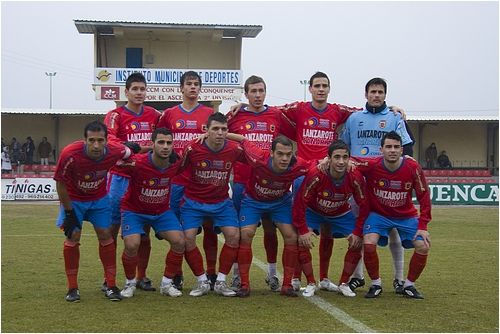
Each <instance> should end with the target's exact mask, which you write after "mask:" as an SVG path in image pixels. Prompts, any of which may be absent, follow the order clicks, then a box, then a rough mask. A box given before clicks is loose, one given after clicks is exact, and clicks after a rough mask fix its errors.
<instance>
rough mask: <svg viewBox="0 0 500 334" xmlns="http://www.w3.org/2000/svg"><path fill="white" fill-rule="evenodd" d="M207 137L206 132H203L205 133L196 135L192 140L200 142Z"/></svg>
mask: <svg viewBox="0 0 500 334" xmlns="http://www.w3.org/2000/svg"><path fill="white" fill-rule="evenodd" d="M207 138H208V133H206V132H205V133H203V134H201V135H199V136H198V137H196V138H195V140H194V142H195V143H199V144H201V143H203V141H204V140H205V139H207Z"/></svg>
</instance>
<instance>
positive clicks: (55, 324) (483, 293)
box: [1, 202, 499, 333]
mask: <svg viewBox="0 0 500 334" xmlns="http://www.w3.org/2000/svg"><path fill="white" fill-rule="evenodd" d="M1 208H2V212H1V213H2V220H1V229H2V246H1V247H2V276H1V278H2V290H1V297H2V301H1V305H2V320H1V326H2V328H1V329H2V331H3V332H204V333H207V332H353V331H354V330H355V329H353V327H351V326H348V325H346V324H343V323H342V322H340V321H338V320H337V319H336V318H335V317H333V316H332V315H330V314H328V313H327V312H325V311H323V310H322V309H320V308H318V307H317V306H316V305H314V304H313V303H310V302H309V301H308V300H306V299H305V298H302V297H300V298H285V297H282V296H280V295H279V294H277V293H273V292H271V291H269V290H268V288H267V286H266V285H265V283H264V277H265V274H264V272H263V271H262V269H260V268H259V267H258V266H257V265H253V266H252V271H251V282H252V294H251V296H250V297H249V298H246V299H239V298H224V297H220V296H216V295H214V294H213V293H210V294H209V295H208V296H203V297H201V298H193V297H189V296H188V292H189V289H190V288H191V287H192V286H193V285H194V282H195V280H194V278H193V276H192V274H191V272H190V270H189V268H188V266H187V265H186V263H184V274H185V278H186V281H185V289H184V295H183V296H182V297H180V298H171V297H165V296H161V295H160V294H159V292H143V291H137V293H136V296H134V298H132V299H129V300H123V301H122V302H119V303H112V302H110V301H108V300H106V299H105V297H104V296H103V293H102V292H100V291H99V287H100V284H101V283H102V267H101V264H100V262H99V257H98V252H97V250H98V248H97V239H96V237H95V236H94V235H93V230H92V229H91V228H90V227H91V225H89V224H88V223H85V225H84V236H83V237H82V241H81V258H80V273H79V283H80V293H81V296H82V301H81V302H80V303H76V304H70V303H67V302H66V301H65V300H64V295H65V293H66V279H65V275H64V265H63V257H62V243H63V240H64V236H63V234H62V232H60V231H59V230H58V229H57V228H55V226H54V220H55V217H56V214H57V210H58V207H57V205H55V204H51V205H38V204H11V203H6V202H3V203H2V206H1ZM433 217H434V219H433V221H432V222H431V224H430V225H429V226H430V227H429V230H430V232H431V237H432V248H431V254H430V256H429V260H428V263H427V267H426V269H425V271H424V273H423V274H422V276H421V277H420V279H419V280H418V282H417V287H418V288H419V290H420V291H421V292H422V293H423V294H424V296H425V299H424V300H410V299H407V298H403V297H402V296H399V295H395V294H394V292H393V289H392V284H391V283H392V265H391V261H390V254H389V250H388V249H387V248H382V249H379V256H380V263H381V275H382V279H383V282H384V289H385V290H384V293H383V294H382V296H381V297H379V298H378V299H376V300H367V299H365V298H363V294H364V293H365V292H366V291H367V288H366V287H363V288H361V289H360V290H359V293H358V295H357V296H356V297H355V298H346V297H342V296H340V295H338V294H334V293H331V292H324V291H318V293H317V296H319V297H320V298H321V299H322V300H323V301H324V302H325V304H326V305H331V306H332V307H334V308H336V309H340V310H342V311H344V312H345V313H347V314H348V315H349V316H350V317H351V318H352V319H355V320H357V321H359V322H361V323H362V324H364V325H365V326H366V327H367V328H369V329H371V330H373V331H377V332H498V331H499V327H498V316H499V314H498V306H499V304H498V296H499V294H498V292H499V291H498V288H499V286H498V226H499V220H498V207H496V208H490V207H460V208H459V207H434V208H433ZM199 239H200V240H201V238H200V237H199ZM281 245H282V240H280V249H281ZM345 246H346V241H345V240H336V242H335V246H334V255H333V258H332V263H331V266H330V278H331V279H332V280H333V281H335V282H336V281H337V280H338V278H339V275H340V271H341V261H342V259H343V256H344V253H345ZM152 247H153V250H152V254H151V260H150V265H149V268H148V276H149V277H151V278H152V279H153V282H154V284H155V286H158V283H159V281H160V280H161V276H162V274H163V266H164V256H165V254H166V252H167V250H168V245H167V243H166V242H164V241H159V240H156V239H154V241H153V245H152ZM122 249H123V244H122V243H121V242H119V246H118V252H117V253H118V256H117V268H118V277H117V279H118V283H119V287H121V286H122V285H123V282H124V275H123V267H122V265H121V261H120V258H121V252H122ZM219 250H220V247H219ZM317 252H318V250H317V245H316V247H315V248H314V249H313V256H314V260H313V262H314V264H315V274H316V275H318V266H317V265H318V261H317V258H318V256H317ZM254 256H255V257H256V258H257V259H258V260H260V261H262V262H265V253H264V249H263V243H262V231H259V232H258V234H257V236H256V238H255V241H254ZM410 256H411V251H407V252H406V263H405V265H406V268H407V265H408V261H409V257H410ZM280 257H281V255H280V256H278V258H279V259H278V268H279V270H280V271H281V269H280V266H281V260H280ZM229 279H230V277H229ZM354 328H355V327H354Z"/></svg>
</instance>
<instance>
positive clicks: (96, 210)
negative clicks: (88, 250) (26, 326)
mask: <svg viewBox="0 0 500 334" xmlns="http://www.w3.org/2000/svg"><path fill="white" fill-rule="evenodd" d="M107 135H108V131H107V128H106V126H105V125H104V124H102V123H100V122H97V121H95V122H92V123H89V124H87V125H86V126H85V129H84V138H85V140H84V141H76V142H74V143H72V144H69V145H68V146H66V147H65V148H64V149H63V151H62V152H61V155H60V157H59V161H58V163H57V167H56V172H55V176H54V180H55V181H56V187H57V194H58V196H59V200H60V202H61V209H60V212H59V216H58V218H57V226H59V227H61V228H62V229H63V230H64V235H65V236H66V240H65V241H64V252H63V254H64V266H65V269H66V277H67V280H68V289H69V290H68V293H67V294H66V300H67V301H68V302H79V301H80V291H79V290H78V268H79V263H80V236H81V230H82V222H83V220H87V221H89V222H90V223H91V224H92V225H94V230H95V232H96V234H97V239H98V240H99V257H100V259H101V262H102V265H103V267H104V274H105V277H106V282H107V284H108V285H107V288H106V291H105V295H106V297H107V298H108V299H110V300H112V301H119V300H121V296H120V290H119V289H118V288H117V287H116V283H115V280H116V244H115V243H114V242H113V237H112V235H111V229H110V225H111V221H110V220H111V208H110V205H109V197H108V195H107V192H106V179H107V174H108V172H109V169H110V168H111V167H113V166H114V165H115V163H116V162H117V161H118V160H120V159H126V158H128V157H129V156H130V154H131V152H130V149H129V148H128V147H125V146H123V145H121V144H116V143H109V144H107V139H106V138H107Z"/></svg>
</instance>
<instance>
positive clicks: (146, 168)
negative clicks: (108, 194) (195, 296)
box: [121, 128, 184, 298]
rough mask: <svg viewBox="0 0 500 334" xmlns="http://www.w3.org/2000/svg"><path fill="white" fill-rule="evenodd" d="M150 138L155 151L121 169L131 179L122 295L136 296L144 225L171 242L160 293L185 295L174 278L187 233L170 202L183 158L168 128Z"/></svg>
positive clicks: (124, 217) (123, 208)
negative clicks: (173, 148) (174, 283)
mask: <svg viewBox="0 0 500 334" xmlns="http://www.w3.org/2000/svg"><path fill="white" fill-rule="evenodd" d="M151 140H152V141H153V151H152V152H149V153H144V154H141V155H137V156H135V157H134V159H132V161H131V162H130V163H127V164H126V165H124V166H123V167H122V168H121V170H122V171H123V172H124V173H125V174H127V176H128V177H129V179H130V182H129V187H128V191H127V193H126V194H125V198H124V199H123V201H122V206H121V211H122V236H123V240H124V242H125V249H124V250H123V254H122V262H123V269H124V271H125V276H126V282H125V286H124V288H123V290H122V291H121V295H122V296H123V297H127V298H130V297H132V296H133V295H134V291H135V289H136V285H137V280H136V278H135V268H136V266H137V262H138V260H139V258H138V255H137V251H138V249H139V244H140V242H141V234H142V233H144V232H143V229H144V225H150V226H151V227H152V228H153V229H154V231H155V232H156V236H157V237H158V238H159V239H165V240H167V241H168V242H169V243H170V251H169V252H168V254H167V256H166V259H165V271H164V274H163V279H162V282H161V285H160V293H161V294H163V295H168V296H171V297H178V296H181V295H182V292H181V291H179V290H178V289H177V288H176V287H175V286H174V285H173V284H172V280H173V278H174V276H175V274H176V273H177V272H178V271H179V270H180V268H181V267H182V259H183V257H184V233H183V232H182V227H181V225H180V223H179V221H178V220H177V217H176V216H175V214H174V212H173V211H172V210H171V209H170V204H169V203H170V185H171V183H170V181H171V179H172V178H173V177H174V176H175V175H177V174H178V173H179V166H180V160H179V159H178V156H177V155H176V154H175V153H174V152H172V144H173V140H172V133H171V132H170V131H169V130H167V129H165V128H159V129H156V130H155V131H154V132H153V134H152V137H151Z"/></svg>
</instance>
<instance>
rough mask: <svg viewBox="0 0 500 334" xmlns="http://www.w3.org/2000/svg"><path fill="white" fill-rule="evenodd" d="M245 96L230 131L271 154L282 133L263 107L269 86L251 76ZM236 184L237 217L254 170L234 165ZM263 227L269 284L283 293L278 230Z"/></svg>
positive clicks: (265, 222) (266, 222)
mask: <svg viewBox="0 0 500 334" xmlns="http://www.w3.org/2000/svg"><path fill="white" fill-rule="evenodd" d="M244 88H245V96H246V98H247V99H248V105H247V106H244V107H242V108H240V110H239V111H238V112H237V113H234V114H233V113H229V114H228V123H227V126H228V129H229V132H231V133H236V134H240V135H243V136H244V137H245V138H246V139H247V140H248V141H250V142H252V143H254V144H255V145H256V146H257V147H259V148H261V149H262V150H264V151H266V152H268V151H269V150H270V149H271V144H272V141H273V140H274V139H275V138H276V137H277V136H278V133H279V132H280V122H281V116H280V111H279V110H278V109H276V108H273V107H269V106H267V105H265V104H264V101H265V98H266V83H265V82H264V79H262V78H261V77H258V76H255V75H252V76H250V77H249V78H248V79H247V80H246V81H245V85H244ZM233 172H234V180H233V187H232V191H233V197H232V199H233V203H234V206H235V208H236V211H237V213H238V214H239V213H240V206H241V199H242V194H243V190H244V188H245V183H246V182H247V181H248V179H249V177H250V173H251V167H250V166H248V165H245V164H242V163H236V164H235V165H234V169H233ZM262 226H263V228H264V248H265V250H266V255H267V263H268V272H267V276H266V283H267V284H268V285H269V287H270V288H271V290H273V291H279V290H280V281H279V278H278V276H277V275H276V259H277V255H278V237H277V235H276V228H275V226H274V225H273V223H272V221H271V220H270V219H269V218H268V217H266V216H264V217H262ZM233 268H234V269H233V273H234V275H233V282H232V284H231V286H232V287H233V288H239V282H240V277H239V271H238V270H237V268H238V264H235V265H234V267H233Z"/></svg>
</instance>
